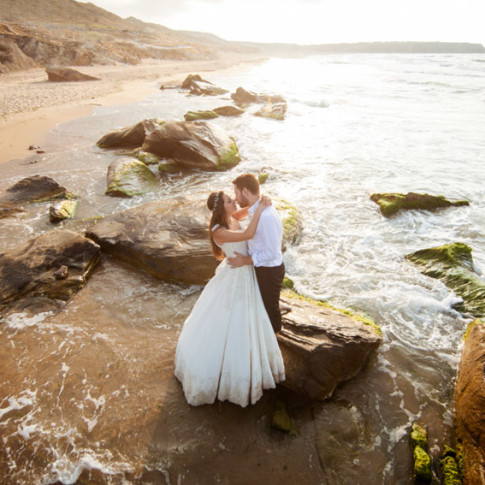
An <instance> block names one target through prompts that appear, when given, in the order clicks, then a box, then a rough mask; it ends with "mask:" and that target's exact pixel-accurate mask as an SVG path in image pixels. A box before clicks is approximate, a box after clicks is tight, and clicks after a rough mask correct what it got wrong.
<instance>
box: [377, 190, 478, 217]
mask: <svg viewBox="0 0 485 485" xmlns="http://www.w3.org/2000/svg"><path fill="white" fill-rule="evenodd" d="M370 199H371V200H372V201H373V202H375V203H376V204H377V205H378V206H379V209H380V210H381V213H382V215H383V216H385V217H391V216H393V215H395V214H397V213H398V212H399V211H401V210H430V211H432V210H436V209H441V208H445V207H459V206H464V205H470V203H469V202H468V201H467V200H458V201H455V202H452V201H450V200H448V199H446V198H445V197H443V196H442V195H438V196H435V195H429V194H416V193H414V192H409V193H407V194H399V193H384V194H372V195H371V196H370Z"/></svg>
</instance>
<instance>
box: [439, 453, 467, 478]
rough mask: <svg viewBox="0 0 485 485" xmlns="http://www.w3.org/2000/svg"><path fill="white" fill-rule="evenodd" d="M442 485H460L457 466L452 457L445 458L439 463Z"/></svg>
mask: <svg viewBox="0 0 485 485" xmlns="http://www.w3.org/2000/svg"><path fill="white" fill-rule="evenodd" d="M440 463H441V471H442V475H443V485H462V480H461V477H460V473H459V471H458V464H457V462H456V460H455V458H453V457H452V456H449V455H448V456H445V457H444V458H443V459H442V460H441V461H440Z"/></svg>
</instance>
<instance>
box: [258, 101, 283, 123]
mask: <svg viewBox="0 0 485 485" xmlns="http://www.w3.org/2000/svg"><path fill="white" fill-rule="evenodd" d="M285 114H286V103H271V102H268V103H266V105H265V106H263V107H262V108H261V109H259V110H258V111H256V113H254V116H259V117H261V118H270V119H272V120H279V121H282V120H284V119H285Z"/></svg>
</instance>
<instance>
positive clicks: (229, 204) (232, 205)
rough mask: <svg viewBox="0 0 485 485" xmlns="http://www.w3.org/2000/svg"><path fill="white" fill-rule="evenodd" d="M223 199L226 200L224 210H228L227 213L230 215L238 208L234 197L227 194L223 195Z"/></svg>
mask: <svg viewBox="0 0 485 485" xmlns="http://www.w3.org/2000/svg"><path fill="white" fill-rule="evenodd" d="M222 199H223V200H224V210H225V211H226V214H228V215H230V214H232V213H233V212H235V211H236V210H237V206H236V201H235V200H234V199H231V198H230V197H229V196H228V195H226V194H224V195H223V196H222Z"/></svg>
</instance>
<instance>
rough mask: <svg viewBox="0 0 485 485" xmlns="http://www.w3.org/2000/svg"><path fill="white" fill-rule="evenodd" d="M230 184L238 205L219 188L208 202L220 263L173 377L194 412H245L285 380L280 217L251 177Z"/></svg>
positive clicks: (188, 324) (190, 323) (187, 330)
mask: <svg viewBox="0 0 485 485" xmlns="http://www.w3.org/2000/svg"><path fill="white" fill-rule="evenodd" d="M233 184H234V193H235V200H233V199H232V198H231V197H229V196H228V195H227V194H225V193H224V191H222V190H221V191H220V192H212V193H211V194H210V196H209V199H208V200H207V206H208V208H209V210H210V211H211V212H212V216H211V220H210V224H209V232H210V240H211V245H212V252H213V254H214V256H215V257H216V258H217V259H221V260H223V261H222V262H221V264H219V266H218V267H217V269H216V273H215V275H214V277H213V278H212V279H211V280H210V281H209V283H207V285H206V287H205V288H204V290H203V291H202V293H201V295H200V297H199V299H198V300H197V302H196V304H195V305H194V308H193V309H192V311H191V313H190V315H189V316H188V318H187V320H186V321H185V323H184V326H183V329H182V332H181V334H180V337H179V341H178V344H177V350H176V354H175V375H176V377H177V378H178V379H179V380H180V382H181V383H182V386H183V389H184V393H185V397H186V399H187V401H188V403H189V404H191V405H193V406H198V405H201V404H210V403H213V402H214V401H215V400H216V399H218V400H220V401H225V400H227V401H231V402H233V403H235V404H239V405H240V406H243V407H244V406H247V405H248V404H249V403H251V404H254V403H255V402H256V401H257V400H258V399H259V398H260V397H261V395H262V393H263V389H270V388H274V387H275V386H276V383H277V382H280V381H282V380H284V379H285V371H284V364H283V358H282V356H281V352H280V349H279V346H278V341H277V340H276V335H275V333H277V332H279V330H280V329H281V313H280V309H279V296H280V291H281V285H282V282H283V277H284V274H285V267H284V264H283V255H282V252H281V241H282V224H281V219H280V217H279V215H278V213H277V211H276V209H275V208H274V207H273V206H272V205H271V200H270V199H268V198H267V197H264V196H263V197H260V194H259V182H258V179H257V178H256V177H255V176H254V175H253V174H243V175H240V176H239V177H237V178H236V179H235V180H234V181H233ZM236 201H237V202H238V203H239V205H240V207H241V209H239V210H238V209H237V206H236ZM246 217H247V218H248V220H249V224H248V226H247V228H246V229H242V228H241V225H240V223H239V221H240V220H242V219H244V218H246Z"/></svg>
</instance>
